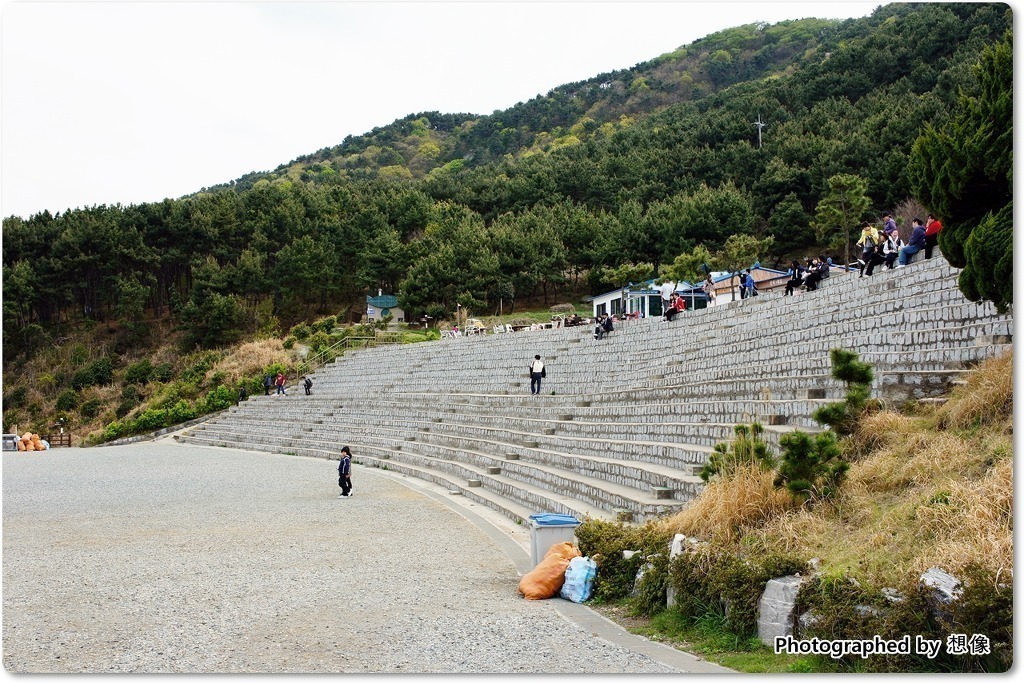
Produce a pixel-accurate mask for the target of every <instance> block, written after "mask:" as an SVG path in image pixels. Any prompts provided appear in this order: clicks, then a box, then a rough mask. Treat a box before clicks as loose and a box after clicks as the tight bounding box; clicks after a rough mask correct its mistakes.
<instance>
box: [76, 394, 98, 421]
mask: <svg viewBox="0 0 1024 684" xmlns="http://www.w3.org/2000/svg"><path fill="white" fill-rule="evenodd" d="M101 408H103V403H102V402H101V401H100V400H99V399H89V400H88V401H85V402H82V405H81V406H79V407H78V413H79V414H80V415H81V416H82V417H83V418H85V419H86V420H92V419H93V418H95V417H96V416H98V415H99V413H100V409H101Z"/></svg>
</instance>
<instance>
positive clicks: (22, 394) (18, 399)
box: [4, 387, 28, 408]
mask: <svg viewBox="0 0 1024 684" xmlns="http://www.w3.org/2000/svg"><path fill="white" fill-rule="evenodd" d="M27 399H28V390H26V389H25V388H24V387H15V388H14V389H13V390H11V393H10V394H5V395H4V406H5V407H6V408H18V407H19V406H24V405H25V401H26V400H27Z"/></svg>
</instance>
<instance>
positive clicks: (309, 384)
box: [302, 377, 313, 397]
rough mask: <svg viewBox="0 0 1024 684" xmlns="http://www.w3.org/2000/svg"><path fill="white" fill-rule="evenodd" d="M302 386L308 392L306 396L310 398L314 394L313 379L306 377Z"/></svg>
mask: <svg viewBox="0 0 1024 684" xmlns="http://www.w3.org/2000/svg"><path fill="white" fill-rule="evenodd" d="M302 386H303V388H305V390H306V396H307V397H308V396H309V395H310V394H312V393H313V378H310V377H305V378H302Z"/></svg>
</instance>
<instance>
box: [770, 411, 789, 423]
mask: <svg viewBox="0 0 1024 684" xmlns="http://www.w3.org/2000/svg"><path fill="white" fill-rule="evenodd" d="M788 422H789V417H788V416H784V415H782V414H781V413H773V414H771V415H769V416H768V424H769V425H786V424H787V423H788Z"/></svg>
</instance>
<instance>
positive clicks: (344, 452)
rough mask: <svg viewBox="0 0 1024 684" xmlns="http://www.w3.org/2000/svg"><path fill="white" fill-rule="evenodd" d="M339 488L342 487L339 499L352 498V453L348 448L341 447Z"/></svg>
mask: <svg viewBox="0 0 1024 684" xmlns="http://www.w3.org/2000/svg"><path fill="white" fill-rule="evenodd" d="M338 486H339V487H341V494H340V495H338V498H339V499H340V498H341V497H346V496H352V451H351V450H350V449H349V448H348V446H343V447H341V460H340V461H338Z"/></svg>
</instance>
